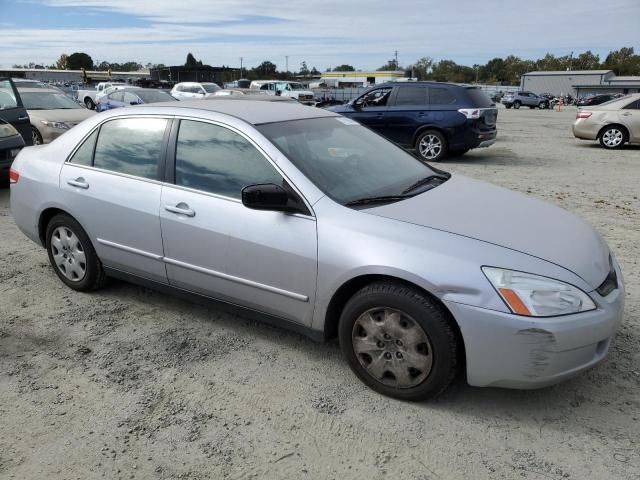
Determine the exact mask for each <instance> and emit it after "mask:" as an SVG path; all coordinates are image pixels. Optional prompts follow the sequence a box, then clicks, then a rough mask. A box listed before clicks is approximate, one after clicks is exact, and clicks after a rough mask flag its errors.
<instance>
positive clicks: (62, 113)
mask: <svg viewBox="0 0 640 480" xmlns="http://www.w3.org/2000/svg"><path fill="white" fill-rule="evenodd" d="M27 112H28V113H29V117H30V118H31V119H32V120H45V121H47V122H65V123H71V124H74V125H75V124H77V123H80V122H81V121H83V120H85V119H87V118H89V117H91V116H93V115H95V114H96V112H94V111H92V110H89V109H86V108H72V109H68V110H67V109H60V110H28V111H27Z"/></svg>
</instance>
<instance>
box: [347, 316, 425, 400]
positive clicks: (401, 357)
mask: <svg viewBox="0 0 640 480" xmlns="http://www.w3.org/2000/svg"><path fill="white" fill-rule="evenodd" d="M351 341H352V345H353V350H354V353H355V355H356V358H357V359H358V362H359V363H360V365H361V366H362V367H363V368H364V369H365V371H366V372H367V373H368V374H369V375H371V376H372V377H373V378H375V379H376V380H377V381H379V382H381V383H383V384H385V385H389V386H392V387H395V388H411V387H415V386H416V385H419V384H420V383H422V382H423V381H424V380H425V379H426V378H427V377H428V376H429V373H430V372H431V367H432V365H433V353H432V350H431V343H430V341H429V337H428V336H427V334H426V332H425V331H424V330H423V328H422V327H421V326H420V324H418V322H416V321H415V320H414V319H413V318H411V317H410V316H409V315H407V314H406V313H404V312H402V311H400V310H396V309H392V308H385V307H378V308H372V309H370V310H367V311H366V312H364V313H363V314H362V315H360V316H359V317H358V318H357V319H356V321H355V323H354V325H353V330H352V334H351Z"/></svg>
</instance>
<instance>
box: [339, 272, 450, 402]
mask: <svg viewBox="0 0 640 480" xmlns="http://www.w3.org/2000/svg"><path fill="white" fill-rule="evenodd" d="M339 339H340V347H341V349H342V352H343V354H344V355H345V357H346V359H347V361H348V363H349V366H350V367H351V369H352V370H353V372H354V373H355V374H356V375H357V376H358V378H359V379H360V380H362V381H363V382H364V383H365V384H366V385H368V386H369V387H370V388H372V389H373V390H375V391H377V392H379V393H382V394H383V395H387V396H390V397H394V398H398V399H403V400H424V399H428V398H432V397H435V396H437V395H438V394H440V393H441V392H442V391H443V390H444V389H446V388H447V386H448V385H449V384H450V383H451V381H452V380H453V378H454V377H455V374H456V372H457V368H458V362H457V358H458V342H457V337H456V333H455V331H454V328H453V326H452V324H451V320H450V319H449V317H448V315H447V314H446V312H445V311H444V310H443V308H442V307H441V306H440V305H439V304H438V303H436V302H435V301H434V300H433V299H431V298H429V297H428V295H426V294H424V293H423V292H421V291H419V290H417V289H414V288H411V287H409V286H406V285H403V284H401V283H394V282H377V283H373V284H370V285H368V286H366V287H364V288H362V289H361V290H360V291H358V292H357V293H356V294H355V295H354V296H353V297H352V298H351V299H350V300H349V301H348V302H347V304H346V306H345V308H344V310H343V312H342V315H341V317H340V324H339Z"/></svg>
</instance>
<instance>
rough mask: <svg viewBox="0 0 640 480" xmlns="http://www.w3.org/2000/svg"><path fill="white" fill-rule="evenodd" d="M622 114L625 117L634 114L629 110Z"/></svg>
mask: <svg viewBox="0 0 640 480" xmlns="http://www.w3.org/2000/svg"><path fill="white" fill-rule="evenodd" d="M620 115H622V116H623V117H628V116H629V115H632V114H631V113H629V112H625V113H621V114H620Z"/></svg>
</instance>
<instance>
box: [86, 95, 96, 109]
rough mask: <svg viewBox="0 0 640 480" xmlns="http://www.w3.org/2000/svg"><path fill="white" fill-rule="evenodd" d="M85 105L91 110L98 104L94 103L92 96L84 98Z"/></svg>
mask: <svg viewBox="0 0 640 480" xmlns="http://www.w3.org/2000/svg"><path fill="white" fill-rule="evenodd" d="M84 105H85V106H86V107H87V108H88V109H89V110H93V109H94V108H96V104H95V103H93V100H91V99H90V98H85V100H84Z"/></svg>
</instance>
